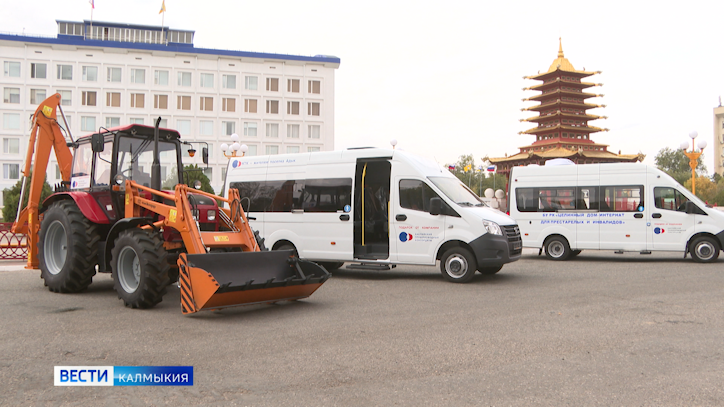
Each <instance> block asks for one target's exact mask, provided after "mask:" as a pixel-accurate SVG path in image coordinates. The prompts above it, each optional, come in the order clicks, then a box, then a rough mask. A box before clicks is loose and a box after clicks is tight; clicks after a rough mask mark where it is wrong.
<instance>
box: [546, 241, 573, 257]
mask: <svg viewBox="0 0 724 407" xmlns="http://www.w3.org/2000/svg"><path fill="white" fill-rule="evenodd" d="M543 246H544V247H545V250H546V257H548V258H549V259H551V260H565V259H567V258H568V257H569V256H570V255H571V247H570V246H569V245H568V241H567V240H566V239H565V238H564V237H562V236H551V237H549V238H548V240H546V242H545V243H544V244H543Z"/></svg>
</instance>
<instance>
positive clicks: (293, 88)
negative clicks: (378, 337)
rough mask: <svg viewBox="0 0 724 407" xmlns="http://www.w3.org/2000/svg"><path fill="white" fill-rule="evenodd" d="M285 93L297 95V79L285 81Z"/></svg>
mask: <svg viewBox="0 0 724 407" xmlns="http://www.w3.org/2000/svg"><path fill="white" fill-rule="evenodd" d="M287 92H292V93H299V79H287Z"/></svg>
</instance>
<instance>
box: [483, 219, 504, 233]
mask: <svg viewBox="0 0 724 407" xmlns="http://www.w3.org/2000/svg"><path fill="white" fill-rule="evenodd" d="M483 226H485V229H486V230H487V231H488V233H490V234H492V235H502V234H503V231H502V230H501V229H500V226H499V225H498V224H497V223H495V222H491V221H489V220H484V221H483Z"/></svg>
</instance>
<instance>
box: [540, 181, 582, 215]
mask: <svg viewBox="0 0 724 407" xmlns="http://www.w3.org/2000/svg"><path fill="white" fill-rule="evenodd" d="M573 209H576V194H575V189H574V188H568V187H566V188H539V190H538V212H556V211H558V210H573Z"/></svg>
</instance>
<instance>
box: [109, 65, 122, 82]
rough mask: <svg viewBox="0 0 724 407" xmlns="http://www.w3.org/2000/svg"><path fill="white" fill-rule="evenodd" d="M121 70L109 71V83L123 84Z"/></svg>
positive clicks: (111, 69)
mask: <svg viewBox="0 0 724 407" xmlns="http://www.w3.org/2000/svg"><path fill="white" fill-rule="evenodd" d="M121 74H122V71H121V68H108V70H107V75H108V76H107V77H106V81H107V82H121Z"/></svg>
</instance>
